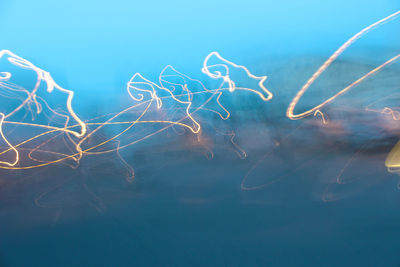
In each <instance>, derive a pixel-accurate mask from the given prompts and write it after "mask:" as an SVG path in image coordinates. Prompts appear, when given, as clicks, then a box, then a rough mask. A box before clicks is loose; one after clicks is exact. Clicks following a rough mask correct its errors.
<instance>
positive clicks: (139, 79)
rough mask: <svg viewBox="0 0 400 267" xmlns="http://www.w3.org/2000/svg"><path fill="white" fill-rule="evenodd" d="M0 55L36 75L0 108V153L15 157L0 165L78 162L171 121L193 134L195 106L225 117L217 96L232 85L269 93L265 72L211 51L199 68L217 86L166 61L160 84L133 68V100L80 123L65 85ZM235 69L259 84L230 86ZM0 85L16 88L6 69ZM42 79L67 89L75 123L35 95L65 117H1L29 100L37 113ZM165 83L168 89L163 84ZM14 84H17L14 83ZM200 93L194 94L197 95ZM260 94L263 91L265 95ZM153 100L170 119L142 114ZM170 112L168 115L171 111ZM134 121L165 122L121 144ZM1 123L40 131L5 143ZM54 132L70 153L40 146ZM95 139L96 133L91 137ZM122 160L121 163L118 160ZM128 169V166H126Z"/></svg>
mask: <svg viewBox="0 0 400 267" xmlns="http://www.w3.org/2000/svg"><path fill="white" fill-rule="evenodd" d="M0 55H1V56H9V58H8V61H9V62H10V63H12V64H13V65H15V66H18V67H20V68H23V69H28V70H33V71H34V72H35V73H36V75H37V81H36V84H35V86H34V88H33V89H32V90H31V91H29V90H27V89H24V88H21V91H23V92H24V93H25V94H26V95H27V97H26V99H24V100H23V101H22V104H20V105H19V106H18V107H17V108H16V109H14V110H13V111H12V112H10V113H8V114H3V113H0V116H1V120H0V129H1V131H0V133H1V136H2V138H3V141H5V142H6V143H7V145H8V146H9V148H8V149H5V150H4V151H2V152H0V155H3V154H5V153H7V152H10V151H13V152H15V155H16V156H15V159H14V160H13V161H10V162H8V161H4V162H0V164H1V165H0V168H4V169H30V168H36V167H42V166H46V165H50V164H55V163H59V162H62V161H65V160H67V159H72V160H74V161H76V162H77V163H79V160H80V159H81V158H82V157H83V156H84V155H98V154H104V153H110V152H114V151H116V152H117V153H118V155H119V156H120V154H119V150H120V149H122V148H125V147H127V146H130V145H133V144H136V143H138V142H140V141H143V140H145V139H147V138H149V137H151V136H153V135H155V134H157V133H160V132H162V131H164V130H166V129H167V128H170V127H171V126H173V125H177V126H182V127H184V128H187V129H189V130H190V131H191V132H192V133H194V134H199V133H200V130H201V125H200V123H199V122H198V121H197V120H196V119H195V118H194V117H193V116H194V114H195V113H196V112H198V111H199V110H204V111H208V112H214V113H217V114H218V115H219V116H220V117H221V119H223V120H226V119H228V118H229V116H230V113H229V111H228V110H227V109H226V108H225V107H224V106H223V105H222V104H221V102H220V96H221V95H222V94H223V93H224V92H228V93H229V94H230V93H233V92H234V91H235V90H246V91H248V92H251V93H256V94H258V95H259V96H260V98H261V99H262V100H264V101H268V100H270V99H271V98H272V94H271V93H270V92H269V91H268V90H267V89H266V88H265V86H264V84H263V83H264V82H265V80H266V76H261V77H258V76H255V75H253V74H251V73H250V71H249V70H248V69H247V68H246V67H244V66H240V65H237V64H234V63H232V62H230V61H228V60H226V59H224V58H222V57H221V56H220V55H219V54H218V53H217V52H213V53H211V54H210V55H209V56H207V58H206V59H205V61H204V64H203V69H202V71H203V72H204V73H205V74H206V75H208V76H209V77H210V78H212V79H217V80H221V84H220V86H219V87H218V88H216V89H212V90H209V89H207V88H206V87H205V86H204V85H203V84H202V83H201V82H200V81H198V80H194V79H191V78H190V77H188V76H186V75H184V74H182V73H180V72H178V71H176V70H175V69H174V68H173V67H172V66H167V67H166V68H165V69H164V70H163V71H162V72H161V74H160V78H159V82H160V84H156V83H154V82H151V81H150V80H147V79H146V78H144V77H143V76H142V75H141V74H139V73H136V74H135V75H134V76H133V77H132V78H131V79H130V80H129V82H128V83H127V87H126V90H127V93H128V95H129V97H130V98H131V99H132V100H133V101H134V102H136V103H135V104H134V105H132V106H130V107H128V108H126V109H123V110H121V111H119V112H117V113H115V114H113V115H112V114H109V115H104V116H102V117H101V118H105V117H107V116H110V118H109V119H107V120H106V121H100V122H93V120H96V118H94V119H91V120H88V121H85V122H83V121H82V120H81V119H80V118H79V117H78V116H77V115H76V114H75V112H74V110H73V109H72V98H73V92H72V91H70V90H67V89H64V88H62V87H60V86H59V85H57V84H56V83H55V82H54V80H53V79H52V77H51V75H50V73H48V72H46V71H43V70H42V69H40V68H38V67H36V66H34V65H33V64H32V63H31V62H29V61H27V60H25V59H23V58H21V57H19V56H17V55H15V54H13V53H12V52H10V51H8V50H3V51H2V53H1V54H0ZM214 57H215V58H216V59H217V60H219V61H222V63H221V64H217V65H211V66H208V61H209V60H210V59H211V58H214ZM215 66H218V67H222V68H224V69H225V71H226V74H225V75H222V74H221V72H215V73H213V72H212V71H211V70H210V68H212V67H215ZM230 67H231V68H238V69H240V70H242V71H244V72H245V73H246V75H247V76H248V77H249V78H250V79H256V80H259V87H260V88H258V89H257V88H256V89H253V88H245V87H236V86H235V82H234V81H233V80H232V79H231V77H230V76H229V70H230V69H229V68H230ZM167 70H168V71H170V72H171V73H170V74H168V73H166V72H167ZM1 74H2V76H1V82H2V83H1V84H0V85H1V87H3V88H4V89H6V90H7V89H8V90H11V89H12V88H14V87H15V88H17V87H18V86H17V85H13V87H11V86H10V85H11V83H10V82H9V80H10V78H11V77H12V74H11V73H9V72H3V73H1ZM171 78H179V79H181V82H179V83H174V82H171V81H170V80H171ZM42 81H44V82H45V83H46V85H47V92H48V93H51V92H52V91H53V90H54V88H56V89H58V90H59V91H61V92H63V93H67V94H68V99H67V102H66V106H67V111H68V113H69V115H70V117H72V118H73V119H74V120H75V121H77V122H78V123H77V124H75V125H68V123H69V121H70V117H69V116H66V115H63V114H60V113H57V112H56V111H55V110H53V109H51V108H50V106H49V105H48V104H47V103H46V101H45V100H44V99H43V98H40V99H41V101H42V102H44V103H45V106H46V107H48V108H49V109H50V110H51V112H52V113H54V114H57V115H59V116H63V117H64V118H65V120H66V122H65V124H64V127H54V126H50V125H46V124H41V123H25V122H22V121H21V122H18V121H12V120H6V119H8V118H10V117H11V116H12V115H14V114H15V113H16V112H17V111H19V110H21V109H22V108H26V109H28V110H29V111H31V110H30V103H31V102H33V103H34V105H35V106H36V108H37V111H36V112H37V113H38V114H39V113H41V112H42V107H41V104H40V103H39V102H38V101H37V99H38V98H39V97H38V94H37V93H38V90H39V88H40V85H41V82H42ZM187 82H192V83H196V84H197V87H198V88H200V89H198V88H197V91H194V90H193V89H192V90H191V88H189V86H188V84H187ZM226 84H227V85H228V87H224V85H226ZM167 86H168V87H170V88H167ZM177 87H180V88H181V93H178V94H177V93H176V91H177V90H176V88H177ZM18 88H19V87H18ZM200 95H202V96H204V97H201V98H199V97H198V96H200ZM265 95H266V96H265ZM146 96H148V97H149V98H148V99H145V98H146ZM153 103H155V107H156V110H163V109H164V108H165V106H169V108H170V109H167V110H166V112H165V113H166V114H167V116H168V115H169V116H171V119H165V120H164V119H158V118H153V119H145V117H146V116H148V114H150V113H151V112H150V107H151V106H152V104H153ZM138 108H143V110H142V111H141V112H139V115H138V116H137V118H136V119H134V120H122V121H121V120H119V119H120V118H121V117H124V116H127V115H132V114H133V113H134V112H133V111H134V110H135V109H138ZM175 113H177V114H178V116H175ZM222 113H224V114H226V115H225V116H224V115H222ZM171 114H172V115H171ZM101 118H100V119H101ZM140 124H151V125H155V124H159V125H166V126H163V127H161V129H158V130H155V131H153V132H150V133H148V134H146V135H145V136H143V137H141V138H138V139H134V140H131V141H129V142H128V143H127V144H123V145H122V144H121V142H120V140H119V139H118V138H120V137H121V136H122V135H123V134H125V133H127V132H128V131H129V130H131V129H133V128H134V127H136V126H138V125H140ZM4 125H14V126H25V127H35V128H39V129H42V130H44V132H42V133H40V134H37V135H34V136H32V137H30V138H28V139H26V140H24V141H22V142H19V143H18V144H11V142H9V141H8V139H7V137H6V136H5V134H4V132H3V131H2V129H3V127H4ZM117 125H122V126H124V125H125V126H124V127H126V128H125V129H123V130H122V131H120V132H118V133H117V134H115V135H114V136H112V137H107V138H106V139H105V140H103V141H99V142H98V143H96V144H93V145H90V146H88V147H84V146H85V145H86V144H87V143H88V142H89V141H90V140H91V139H92V138H93V137H94V136H95V135H98V134H100V132H101V130H102V129H103V128H104V127H106V126H117ZM77 127H80V131H79V132H77V131H74V130H73V129H75V128H77ZM91 127H94V129H90V128H91ZM51 135H55V136H54V137H49V138H47V139H45V141H44V142H42V143H40V144H39V145H37V146H35V147H34V148H32V149H27V148H24V146H25V145H27V144H29V143H33V142H34V141H35V140H37V139H39V138H42V137H46V136H51ZM60 135H65V136H66V137H67V142H68V141H69V142H70V143H72V144H73V147H74V150H75V152H73V153H70V154H65V153H59V152H55V151H49V150H43V149H41V147H42V146H44V145H45V144H47V143H49V142H50V141H51V140H52V139H53V138H55V137H57V136H60ZM70 135H73V136H74V137H75V138H77V139H78V140H75V139H72V137H71V136H70ZM230 136H231V142H232V144H233V145H234V146H236V147H237V145H236V144H235V143H234V141H233V138H234V134H230ZM95 139H96V140H98V139H97V138H95ZM112 142H117V143H118V145H117V146H115V147H114V148H109V147H108V145H110V144H112ZM237 149H238V150H240V148H239V147H237ZM21 150H28V151H29V150H30V151H29V153H28V157H29V159H30V160H32V161H34V162H36V163H35V164H30V165H23V162H21V159H20V156H19V155H20V151H21ZM33 152H40V153H45V154H46V153H47V154H52V155H57V156H59V158H58V159H56V160H49V161H46V160H41V159H37V158H34V157H33V156H32V153H33ZM123 162H125V161H124V160H123ZM132 173H133V171H132Z"/></svg>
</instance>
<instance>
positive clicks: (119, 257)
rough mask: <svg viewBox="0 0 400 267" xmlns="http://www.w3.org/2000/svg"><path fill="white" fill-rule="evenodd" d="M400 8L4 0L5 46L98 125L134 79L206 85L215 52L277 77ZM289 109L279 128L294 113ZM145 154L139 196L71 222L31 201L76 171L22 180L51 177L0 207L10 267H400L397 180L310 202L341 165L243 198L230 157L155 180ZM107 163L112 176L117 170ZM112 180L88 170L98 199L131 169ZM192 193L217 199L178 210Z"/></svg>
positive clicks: (378, 37)
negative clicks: (187, 79)
mask: <svg viewBox="0 0 400 267" xmlns="http://www.w3.org/2000/svg"><path fill="white" fill-rule="evenodd" d="M398 9H400V2H399V1H398V0H380V1H361V0H356V1H348V0H346V1H344V0H336V1H316V0H313V1H311V0H303V1H295V0H292V1H270V0H268V1H253V0H249V1H228V0H222V1H210V0H204V1H183V0H181V1H177V0H172V1H160V0H156V1H155V0H146V1H126V0H125V1H121V0H114V1H93V0H88V1H82V0H80V1H78V0H69V1H64V0H58V1H42V0H37V1H18V0H15V1H14V0H12V1H4V0H0V33H1V34H0V44H1V45H0V48H1V49H9V50H11V51H13V52H14V53H16V54H17V55H19V56H21V57H23V58H26V59H28V60H30V61H31V62H33V63H34V64H35V65H37V66H38V67H40V68H42V69H44V70H46V71H49V72H50V73H51V74H52V76H53V77H54V80H55V81H57V82H58V83H59V84H60V85H61V86H63V87H65V88H68V89H71V90H74V91H75V93H76V95H75V98H74V101H73V105H74V107H75V108H76V110H77V111H78V112H85V115H88V114H90V112H91V110H90V108H89V109H88V108H86V107H87V105H89V106H91V105H93V106H96V105H97V103H103V101H104V100H107V99H111V98H113V97H115V96H116V95H119V94H122V93H123V91H124V88H125V84H126V82H127V81H128V80H129V78H130V77H131V76H132V75H133V74H134V73H136V72H140V73H142V74H143V75H144V76H146V77H148V78H149V79H153V80H154V79H157V76H158V74H159V72H160V70H161V69H162V68H163V67H164V66H165V65H168V64H171V65H173V66H174V67H176V68H177V69H178V70H179V71H181V72H183V73H185V74H188V75H193V76H194V77H195V78H197V77H201V73H200V68H201V64H202V61H203V59H204V57H205V56H206V55H207V54H209V53H210V52H212V51H218V52H220V53H221V55H222V56H224V57H225V58H227V59H229V60H232V61H233V62H235V63H238V64H242V65H246V66H248V67H249V68H250V69H252V67H253V66H254V67H255V69H256V70H258V72H257V71H256V74H258V75H269V74H270V73H269V72H265V73H264V71H266V70H271V73H272V74H274V72H273V71H272V70H274V68H278V67H282V66H285V64H284V62H290V61H291V60H292V59H296V58H298V57H302V58H303V59H304V58H305V59H306V61H307V58H308V57H310V58H314V57H318V58H326V57H328V56H329V55H330V54H331V53H332V52H333V51H334V50H336V49H337V48H338V47H339V46H340V45H341V44H343V42H345V41H346V40H347V39H348V38H350V37H351V36H353V35H354V34H355V33H357V32H358V31H360V30H361V29H362V28H364V27H365V26H367V25H369V24H371V23H374V22H376V21H377V20H379V19H381V18H383V17H385V16H387V15H389V14H391V13H393V12H395V11H397V10H398ZM398 26H399V21H398V20H397V21H396V22H394V23H393V24H391V26H389V27H388V28H386V30H384V31H377V32H373V33H371V35H369V36H368V38H365V40H363V42H362V44H360V47H359V48H360V49H361V50H360V51H365V50H367V51H369V52H368V53H367V55H369V53H377V54H379V53H380V52H382V51H383V54H384V53H386V52H387V53H388V54H390V52H391V51H393V50H395V49H397V51H398V48H399V47H400V34H399V27H398ZM384 27H386V26H384ZM382 48H384V49H382ZM362 49H364V50H362ZM381 55H382V54H381ZM385 58H386V57H385ZM310 61H311V60H310ZM282 62H283V63H282ZM313 70H314V69H313ZM313 70H312V71H313ZM312 71H310V70H309V74H311V73H312ZM305 76H306V77H308V76H307V75H305ZM282 78H283V77H282V76H279V75H276V77H274V75H271V76H270V77H269V79H268V83H267V87H268V88H270V89H271V91H272V92H273V93H274V94H275V95H276V96H277V98H278V99H279V95H280V94H282V95H284V94H289V95H290V96H293V93H295V92H296V90H298V88H300V86H301V85H302V84H301V82H300V81H299V82H293V81H289V80H290V79H291V78H290V77H286V78H287V79H282ZM286 83H287V84H290V85H293V86H294V87H293V88H292V90H293V91H291V92H287V91H283V89H281V88H287V86H286V87H285V86H283V85H285V84H286ZM288 99H290V97H289V98H287V99H286V100H288ZM286 100H285V101H286ZM277 101H278V100H277ZM271 103H275V102H271ZM279 103H281V109H280V113H281V114H280V116H281V117H283V116H284V112H285V108H286V107H287V105H288V104H289V102H287V101H286V102H279V101H278V105H279ZM100 110H101V108H100ZM275 114H276V113H275ZM141 157H143V158H145V157H146V156H145V154H144V155H142V154H140V155H139V156H138V158H139V174H142V178H143V179H142V182H139V184H138V185H135V187H133V188H130V187H128V189H127V190H126V191H130V190H131V191H130V192H129V193H132V192H133V194H132V195H133V196H131V195H130V194H128V195H129V197H127V200H126V201H123V203H122V204H121V202H122V201H121V202H118V201H117V200H115V202H114V199H117V197H116V196H118V197H120V196H121V195H123V194H124V192H125V193H126V191H124V192H122V191H115V192H113V191H112V192H113V194H114V195H113V194H110V195H109V196H108V198H107V197H106V198H105V199H106V200H108V203H110V204H109V205H108V207H107V208H106V209H105V211H102V212H97V211H96V209H95V208H93V206H94V205H92V206H90V205H88V206H89V208H87V207H85V208H81V207H80V206H79V205H78V204H77V205H76V207H77V208H75V209H74V210H73V212H74V213H73V215H71V216H70V217H68V216H69V215H70V214H68V213H67V212H64V211H63V212H64V213H61V211H57V212H60V213H57V212H56V213H55V214H52V213H51V212H48V211H47V210H46V209H42V210H40V209H38V208H37V207H34V204H33V199H34V197H35V195H37V194H38V193H40V186H42V185H43V184H45V185H46V183H48V184H51V182H47V181H51V179H52V178H53V177H64V176H65V177H73V178H74V176H75V175H76V172H75V170H69V169H68V170H67V168H62V167H58V166H55V167H54V169H50V171H49V172H45V171H43V173H42V172H41V170H37V171H36V170H35V172H33V173H31V172H23V173H22V174H21V173H19V174H18V173H17V172H12V175H14V176H15V177H21V176H25V177H24V178H26V180H28V178H32V180H34V178H35V177H36V178H37V177H40V178H43V177H42V176H41V175H45V176H46V175H47V176H48V177H50V179H47V180H46V179H43V181H45V182H43V181H41V182H37V183H36V181H35V182H27V185H26V186H25V187H24V186H21V188H19V189H18V190H20V191H18V190H17V193H18V194H17V193H15V194H14V193H12V194H11V195H12V196H11V197H10V199H11V200H10V199H7V201H4V202H2V203H1V202H0V204H1V205H0V266H150V265H152V266H296V265H297V266H368V265H371V266H379V265H381V266H399V264H400V256H399V255H400V254H399V249H400V246H399V244H400V243H399V242H400V241H399V240H400V216H399V203H400V202H399V200H400V197H399V191H398V189H397V188H396V181H393V180H391V182H388V183H385V184H380V185H378V186H376V187H374V189H373V190H372V191H368V193H365V194H362V195H359V196H356V197H355V198H352V199H351V200H348V201H347V200H344V201H339V202H334V203H328V204H326V203H322V202H319V201H315V200H314V199H312V200H311V199H308V198H307V197H305V196H308V194H309V193H310V191H312V189H311V186H310V184H311V182H310V181H309V180H307V181H308V182H309V183H308V184H307V183H304V180H306V178H305V177H311V178H314V177H316V176H318V175H321V176H323V175H325V174H327V175H331V176H332V177H333V176H334V175H335V174H336V173H337V168H334V170H332V169H330V170H329V169H328V171H326V170H325V169H324V166H323V164H325V163H323V164H321V166H322V167H321V166H317V168H316V170H314V169H313V168H309V169H306V170H305V171H303V172H301V174H299V177H297V176H296V177H295V178H296V179H292V180H291V181H290V182H286V183H284V184H282V185H278V187H277V188H274V189H273V190H269V191H268V190H267V191H264V190H260V191H255V192H251V193H244V192H242V191H241V190H240V182H241V179H242V177H243V174H245V173H246V171H247V170H248V167H249V166H250V165H249V164H247V162H245V163H243V162H242V161H239V160H236V161H235V160H234V161H233V162H234V163H233V164H232V162H228V164H229V168H230V167H232V171H231V173H227V171H226V170H227V169H228V168H227V167H226V166H225V165H223V164H222V163H221V162H224V160H223V159H221V158H223V155H222V156H220V158H217V159H216V160H215V161H208V160H206V159H204V158H201V159H200V158H199V159H197V158H196V160H198V164H199V165H195V166H193V165H190V164H189V165H188V166H189V167H187V168H186V169H185V166H183V168H180V167H182V166H180V165H179V164H180V162H179V160H180V159H182V158H185V156H182V155H180V157H177V159H178V160H177V161H176V162H174V160H173V159H169V160H170V161H172V162H173V164H172V165H170V166H167V167H165V166H164V167H160V166H158V165H156V166H155V167H154V168H153V166H147V167H148V168H152V170H151V171H150V174H151V175H147V172H146V171H147V170H142V172H140V170H141V169H140V167H141V166H140V159H141ZM96 160H97V159H94V161H96ZM251 160H253V159H252V158H251ZM160 162H161V163H163V162H162V160H160ZM160 162H159V163H160ZM98 164H99V166H107V164H108V161H107V159H106V160H104V161H100V160H99V163H98ZM149 165H151V164H149ZM160 165H162V164H160ZM339 165H340V164H338V166H339ZM340 166H342V165H340ZM104 169H105V170H104ZM104 169H103V170H102V169H101V168H100V169H94V168H93V169H90V170H89V172H88V173H90V175H91V176H92V177H96V176H98V177H100V178H101V177H106V176H107V175H108V176H109V177H113V179H112V181H108V179H99V181H101V182H98V180H96V179H95V180H94V181H91V182H88V184H89V187H93V188H97V189H98V191H99V192H102V191H107V190H109V189H110V188H113V187H114V186H115V185H114V183H116V184H119V183H120V182H119V181H120V180H123V178H121V179H120V177H122V175H123V172H114V173H113V171H110V170H109V169H108V168H104ZM238 169H240V171H239V170H238ZM382 169H383V172H384V173H385V175H389V174H387V172H386V170H385V169H384V167H383V166H382ZM210 170H212V171H210ZM243 170H244V171H243ZM262 171H263V172H264V173H265V172H267V171H269V170H268V169H262ZM1 173H2V171H1ZM193 173H195V175H198V176H192V175H193ZM80 175H82V174H80ZM118 175H120V176H118ZM117 176H118V178H115V177H117ZM139 176H140V175H139ZM150 176H151V177H150ZM393 176H394V175H392V176H391V177H392V178H393ZM15 177H12V178H15ZM159 177H162V178H159ZM385 177H386V176H385ZM76 178H78V179H77V180H81V179H82V180H85V179H86V178H85V179H84V178H82V177H76ZM106 178H107V177H106ZM114 178H115V179H114ZM297 178H298V179H297ZM110 179H111V178H110ZM119 179H120V180H119ZM88 180H90V179H89V178H88ZM85 181H86V180H85ZM139 181H140V180H139ZM143 181H144V182H143ZM146 181H149V182H146ZM0 185H1V184H0ZM85 185H86V184H85ZM66 188H68V187H66ZM31 190H33V192H31ZM79 190H81V189H79ZM76 191H78V189H77V188H76V187H72V188H69V189H67V190H65V191H62V192H58V190H56V191H55V196H53V198H50V199H49V200H48V202H49V203H53V202H54V203H59V202H61V203H63V204H65V205H66V206H68V205H69V204H68V203H69V202H73V203H74V205H75V204H76V202H78V203H86V204H87V203H90V204H93V203H92V202H94V201H93V199H90V200H87V199H86V198H89V197H87V195H88V194H87V193H84V194H82V195H83V197H82V195H80V194H79V193H76ZM94 191H96V190H94ZM136 193H137V194H136ZM196 194H198V195H200V196H201V197H203V198H204V199H206V200H207V201H208V202H207V201H206V203H205V204H201V203H200V205H192V204H190V203H189V204H187V203H183V204H182V203H181V202H179V201H178V200H177V199H178V196H179V197H182V198H185V197H188V198H190V197H192V196H193V195H195V196H196ZM75 195H77V196H78V197H75ZM0 199H1V198H0ZM11 202H12V203H13V205H11V204H9V203H11ZM106 202H107V201H106ZM49 214H50V215H49ZM59 214H67V215H59ZM63 216H65V217H67V218H66V219H65V218H64V217H63ZM63 219H64V220H63ZM16 222H18V223H16ZM21 222H22V223H21ZM14 224H15V225H14ZM21 225H22V226H21Z"/></svg>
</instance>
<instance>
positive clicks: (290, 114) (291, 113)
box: [286, 10, 400, 120]
mask: <svg viewBox="0 0 400 267" xmlns="http://www.w3.org/2000/svg"><path fill="white" fill-rule="evenodd" d="M399 15H400V10H399V11H397V12H395V13H393V14H391V15H390V16H387V17H385V18H383V19H381V20H379V21H377V22H375V23H373V24H371V25H370V26H368V27H366V28H364V29H363V30H361V31H360V32H359V33H357V34H356V35H354V36H353V37H351V38H350V39H349V40H348V41H347V42H345V43H344V44H343V45H342V46H341V47H339V49H338V50H336V51H335V52H334V53H333V54H332V55H331V56H330V57H329V58H328V59H327V60H326V61H325V62H324V64H322V66H321V67H320V68H319V69H318V70H317V71H316V72H315V73H314V74H313V75H312V76H311V78H310V79H309V80H308V81H307V82H306V83H305V84H304V85H303V87H302V88H301V89H300V91H299V92H298V93H297V94H296V96H295V97H294V98H293V100H292V102H291V103H290V104H289V107H288V109H287V111H286V115H287V116H288V117H289V118H290V119H292V120H296V119H301V118H304V117H307V116H309V115H311V114H313V113H314V115H316V114H320V113H321V111H320V109H321V108H322V107H324V106H325V105H326V104H328V103H330V102H332V101H333V100H335V99H336V98H337V97H339V96H341V95H343V94H345V93H346V92H347V91H349V90H350V89H351V88H353V87H355V86H357V85H359V84H360V83H362V82H363V81H364V80H366V79H367V78H368V77H370V76H372V75H374V74H376V73H377V72H378V71H380V70H382V69H383V68H384V67H386V66H388V65H390V64H392V63H394V62H396V61H397V60H398V59H399V58H400V54H398V55H396V56H394V57H392V58H391V59H389V60H388V61H386V62H385V63H383V64H382V65H380V66H378V67H376V68H374V69H373V70H371V71H370V72H368V73H367V74H365V75H364V76H362V77H361V78H359V79H358V80H356V81H355V82H353V83H351V84H350V85H348V86H347V87H345V88H344V89H342V90H341V91H339V92H338V93H337V94H335V95H334V96H332V97H330V98H328V99H327V100H325V101H324V102H322V103H321V104H319V105H317V106H315V107H313V108H312V109H310V110H308V111H304V112H302V113H299V114H294V108H295V107H296V105H297V103H298V102H299V100H300V98H301V97H302V96H303V95H304V93H305V92H306V91H307V89H308V88H309V87H310V86H311V85H312V84H313V83H314V81H315V80H316V79H317V78H318V77H319V76H320V75H321V74H322V73H323V72H324V71H325V70H326V69H327V68H328V67H329V65H331V64H332V63H333V62H334V61H335V60H336V59H337V57H339V56H340V55H341V54H342V53H343V52H344V51H345V50H346V49H347V48H348V47H349V46H351V45H352V44H353V43H354V42H356V41H357V40H358V39H359V38H361V37H362V36H363V35H365V34H367V33H368V32H370V31H371V30H373V29H375V28H377V27H378V26H380V25H382V24H384V23H386V22H388V21H390V20H393V19H396V18H397V17H398V16H399ZM317 111H319V112H318V113H316V112H317Z"/></svg>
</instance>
